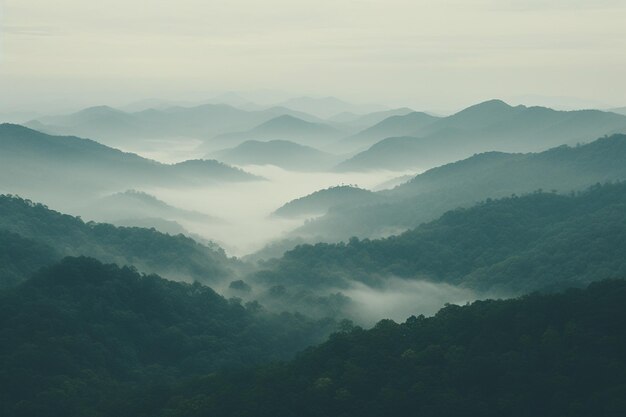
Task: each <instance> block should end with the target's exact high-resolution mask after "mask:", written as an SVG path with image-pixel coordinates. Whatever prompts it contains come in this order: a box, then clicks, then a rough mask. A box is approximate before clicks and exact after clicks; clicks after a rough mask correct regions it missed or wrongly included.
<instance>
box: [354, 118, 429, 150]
mask: <svg viewBox="0 0 626 417" xmlns="http://www.w3.org/2000/svg"><path fill="white" fill-rule="evenodd" d="M437 120H439V117H435V116H431V115H429V114H426V113H422V112H411V113H408V114H405V115H396V116H391V117H388V118H386V119H384V120H382V121H381V122H379V123H377V124H375V125H374V126H371V127H368V128H367V129H365V130H362V131H360V132H359V133H357V134H355V135H352V136H349V137H347V138H345V139H343V140H342V144H343V145H346V146H348V145H349V146H351V147H352V148H353V149H367V148H368V147H370V146H372V145H373V144H375V143H376V142H378V141H380V140H383V139H385V138H389V137H397V136H405V135H410V134H412V133H414V132H416V131H419V130H421V129H422V128H425V127H426V126H429V125H431V124H432V123H434V122H436V121H437Z"/></svg>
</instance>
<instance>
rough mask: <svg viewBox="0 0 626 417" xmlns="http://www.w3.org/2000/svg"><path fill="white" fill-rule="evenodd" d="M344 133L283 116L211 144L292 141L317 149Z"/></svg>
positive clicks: (321, 124) (226, 135)
mask: <svg viewBox="0 0 626 417" xmlns="http://www.w3.org/2000/svg"><path fill="white" fill-rule="evenodd" d="M341 135H342V132H341V131H339V130H337V129H336V128H334V127H332V126H330V125H328V124H323V123H311V122H307V121H305V120H302V119H299V118H297V117H293V116H289V115H283V116H278V117H276V118H274V119H271V120H268V121H267V122H264V123H262V124H260V125H259V126H256V127H255V128H253V129H250V130H248V131H245V132H236V133H226V134H222V135H218V136H216V137H215V138H213V140H212V141H211V143H212V144H213V146H215V144H216V143H222V144H232V145H237V144H239V143H241V142H243V141H246V140H290V141H292V142H296V143H299V144H301V145H308V146H312V147H316V145H317V146H320V145H323V144H327V143H328V142H329V141H331V140H333V139H337V138H338V137H340V136H341Z"/></svg>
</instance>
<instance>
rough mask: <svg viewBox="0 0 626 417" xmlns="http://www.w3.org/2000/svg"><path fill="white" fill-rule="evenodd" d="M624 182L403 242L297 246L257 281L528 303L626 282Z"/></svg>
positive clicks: (474, 214)
mask: <svg viewBox="0 0 626 417" xmlns="http://www.w3.org/2000/svg"><path fill="white" fill-rule="evenodd" d="M625 250H626V183H619V184H615V185H606V186H597V187H594V188H593V189H591V190H589V191H586V192H584V193H580V194H578V195H572V196H563V195H557V194H552V193H533V194H529V195H526V196H522V197H509V198H504V199H500V200H488V201H486V202H484V203H481V204H478V205H476V206H474V207H472V208H469V209H458V210H454V211H451V212H448V213H446V214H444V215H443V216H442V217H440V218H439V219H437V220H435V221H433V222H430V223H425V224H422V225H421V226H419V227H417V228H415V229H413V230H410V231H408V232H405V233H403V234H401V235H398V236H392V237H389V238H385V239H375V240H369V239H365V240H358V239H356V238H353V239H351V240H350V241H349V242H347V243H338V244H323V243H318V244H315V245H301V246H298V247H297V248H295V249H294V250H292V251H289V252H287V253H285V255H284V256H283V257H282V258H280V259H277V260H275V261H272V262H269V263H266V270H264V271H262V272H259V273H257V275H256V277H257V279H261V280H264V281H266V282H270V283H271V284H272V285H284V286H287V287H294V286H295V287H305V288H317V289H321V288H338V287H343V288H349V287H350V286H351V285H352V283H353V282H354V281H360V282H362V283H364V284H366V285H369V286H373V287H379V286H380V287H384V284H385V283H386V282H387V281H388V280H389V279H391V278H392V277H401V278H404V279H411V280H428V281H429V282H438V283H446V284H451V285H461V286H465V287H469V288H472V289H474V290H478V291H481V292H484V291H487V292H490V293H494V292H495V293H496V294H523V293H527V292H531V291H535V290H543V289H553V288H568V287H572V286H581V285H585V284H588V283H589V282H591V281H593V280H598V279H605V278H620V277H622V276H626V258H624V256H623V253H624V251H625Z"/></svg>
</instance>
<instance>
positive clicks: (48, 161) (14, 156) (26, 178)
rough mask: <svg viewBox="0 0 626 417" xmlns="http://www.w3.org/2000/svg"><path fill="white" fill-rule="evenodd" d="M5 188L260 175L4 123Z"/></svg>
mask: <svg viewBox="0 0 626 417" xmlns="http://www.w3.org/2000/svg"><path fill="white" fill-rule="evenodd" d="M0 178H1V179H0V188H2V189H4V190H5V191H11V192H15V191H16V190H19V191H20V192H28V190H29V189H31V188H32V189H41V190H49V189H54V190H56V191H58V192H63V193H66V192H71V191H79V190H82V191H89V192H94V191H96V190H102V189H109V190H116V189H119V188H122V187H123V188H128V187H129V186H131V187H132V186H139V185H142V184H152V185H163V186H164V185H199V184H202V185H204V184H207V183H211V182H219V181H249V180H255V179H258V177H255V176H253V175H251V174H248V173H246V172H244V171H242V170H239V169H236V168H233V167H229V166H227V165H225V164H222V163H220V162H217V161H199V160H198V161H186V162H182V163H179V164H173V165H167V164H161V163H159V162H156V161H152V160H149V159H145V158H142V157H140V156H138V155H136V154H132V153H125V152H122V151H119V150H117V149H114V148H109V147H107V146H104V145H101V144H99V143H97V142H95V141H92V140H89V139H81V138H77V137H73V136H51V135H47V134H44V133H41V132H38V131H35V130H32V129H28V128H26V127H23V126H19V125H12V124H2V125H0Z"/></svg>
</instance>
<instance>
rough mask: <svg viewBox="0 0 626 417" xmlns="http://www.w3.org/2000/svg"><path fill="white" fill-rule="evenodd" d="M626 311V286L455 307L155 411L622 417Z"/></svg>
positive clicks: (219, 378) (202, 382)
mask: <svg viewBox="0 0 626 417" xmlns="http://www.w3.org/2000/svg"><path fill="white" fill-rule="evenodd" d="M625 306H626V283H625V282H624V281H607V282H602V283H599V284H595V285H591V286H590V287H589V288H588V289H586V290H570V291H567V292H565V293H562V294H555V295H532V296H527V297H523V298H520V299H515V300H506V301H502V300H500V301H493V300H488V301H478V302H475V303H473V304H471V305H467V306H463V307H459V306H455V305H450V306H447V307H446V308H444V309H442V310H441V311H439V313H437V314H436V315H435V316H434V317H428V318H425V317H423V316H419V317H410V318H409V319H408V320H407V321H406V322H404V323H402V324H397V323H394V322H392V321H390V320H383V321H381V322H379V323H378V324H377V325H376V326H375V327H374V328H373V329H371V330H365V331H364V330H362V329H360V328H356V329H353V330H348V331H345V332H342V333H339V334H335V335H333V336H332V337H331V339H330V340H329V341H328V342H326V343H324V344H323V345H321V346H319V347H316V348H314V349H310V350H308V351H306V352H305V353H303V354H302V355H300V356H299V357H298V358H297V359H295V360H293V361H291V362H288V363H285V364H276V365H269V366H264V367H258V368H256V369H254V370H250V371H248V372H244V373H241V372H223V373H220V374H218V375H210V376H206V377H205V378H202V379H199V380H196V381H193V382H190V383H189V384H186V385H184V386H183V387H180V388H179V389H177V390H175V392H174V393H172V394H171V395H172V397H171V399H170V400H169V401H167V400H164V401H163V402H161V403H158V404H151V407H148V408H147V410H154V413H155V414H152V415H161V416H166V415H167V416H170V415H176V416H183V415H184V416H189V417H194V416H205V415H220V416H223V417H229V416H258V417H264V416H272V417H289V416H294V415H303V414H302V410H306V413H305V414H304V415H306V416H309V417H317V416H319V417H322V416H345V417H357V416H358V417H369V416H371V417H378V416H382V415H391V416H397V417H404V416H407V417H408V416H424V417H453V416H487V417H496V416H516V417H532V416H539V415H542V416H557V415H567V416H571V417H585V416H589V415H594V416H600V417H609V416H618V415H620V414H621V413H622V411H623V407H624V386H623V385H622V382H623V381H624V380H626V359H625V357H624V354H623V352H624V350H625V349H626V331H625V329H624V326H623V321H624V320H626V307H625ZM147 410H146V411H147ZM157 410H167V411H161V412H160V413H159V411H157ZM147 414H149V412H148V411H147Z"/></svg>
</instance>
